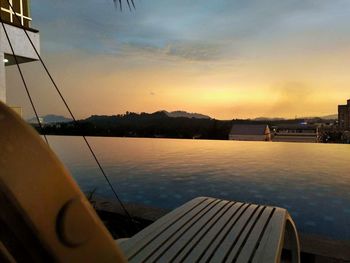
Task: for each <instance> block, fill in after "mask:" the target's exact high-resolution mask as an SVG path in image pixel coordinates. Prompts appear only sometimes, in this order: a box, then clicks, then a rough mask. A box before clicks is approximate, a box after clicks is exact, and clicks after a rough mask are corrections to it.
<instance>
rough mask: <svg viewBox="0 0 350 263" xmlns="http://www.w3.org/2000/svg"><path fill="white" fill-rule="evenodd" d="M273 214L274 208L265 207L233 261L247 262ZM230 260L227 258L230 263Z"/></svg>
mask: <svg viewBox="0 0 350 263" xmlns="http://www.w3.org/2000/svg"><path fill="white" fill-rule="evenodd" d="M273 212H274V208H272V207H266V208H265V209H264V211H263V213H262V214H261V216H260V217H259V220H258V221H257V222H256V224H255V226H254V228H253V229H252V231H251V233H249V235H248V236H247V237H246V240H245V242H244V243H243V244H242V245H241V247H240V251H238V253H237V254H236V255H235V257H234V259H236V260H237V262H249V260H250V258H251V255H252V253H254V251H255V249H256V248H257V246H258V245H259V244H258V242H259V241H260V240H259V239H260V237H261V235H262V234H263V233H264V231H265V226H267V224H268V222H269V220H270V219H271V216H272V214H273ZM230 259H231V258H230V257H229V258H228V261H230Z"/></svg>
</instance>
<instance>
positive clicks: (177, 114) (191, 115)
mask: <svg viewBox="0 0 350 263" xmlns="http://www.w3.org/2000/svg"><path fill="white" fill-rule="evenodd" d="M164 112H165V114H166V115H168V116H169V117H173V118H178V117H185V118H195V119H211V118H210V117H209V116H207V115H204V114H200V113H195V112H193V113H190V112H186V111H172V112H167V111H164Z"/></svg>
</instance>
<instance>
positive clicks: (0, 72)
mask: <svg viewBox="0 0 350 263" xmlns="http://www.w3.org/2000/svg"><path fill="white" fill-rule="evenodd" d="M0 101H2V102H4V103H6V78H5V63H4V53H2V52H0Z"/></svg>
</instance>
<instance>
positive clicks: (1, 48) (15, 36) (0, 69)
mask: <svg viewBox="0 0 350 263" xmlns="http://www.w3.org/2000/svg"><path fill="white" fill-rule="evenodd" d="M5 28H6V31H7V34H8V36H9V38H10V40H11V44H12V46H13V49H14V51H15V55H16V57H17V59H18V62H19V63H24V62H30V61H34V60H37V59H38V56H37V55H36V53H35V51H34V49H33V47H32V45H31V44H30V42H29V40H28V38H27V36H26V35H25V33H24V31H23V29H21V28H18V27H15V26H12V25H8V24H5ZM27 33H28V35H29V37H30V39H31V40H32V42H33V44H34V46H35V47H36V48H37V50H38V52H39V53H40V36H39V33H36V32H31V31H27ZM12 54H13V53H12V50H11V47H10V45H9V43H8V40H7V37H6V34H5V32H4V29H3V28H2V27H0V101H2V102H5V103H6V76H5V71H6V70H5V66H8V65H11V64H13V63H14V59H13V56H12ZM5 57H6V59H9V62H7V63H5V62H4V59H5Z"/></svg>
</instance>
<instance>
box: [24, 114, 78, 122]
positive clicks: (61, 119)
mask: <svg viewBox="0 0 350 263" xmlns="http://www.w3.org/2000/svg"><path fill="white" fill-rule="evenodd" d="M39 119H40V121H41V122H42V123H64V122H71V121H72V119H71V118H67V117H64V116H61V115H55V114H48V115H45V116H40V117H39ZM27 122H29V123H37V122H38V121H37V119H36V117H33V118H30V119H28V120H27Z"/></svg>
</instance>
